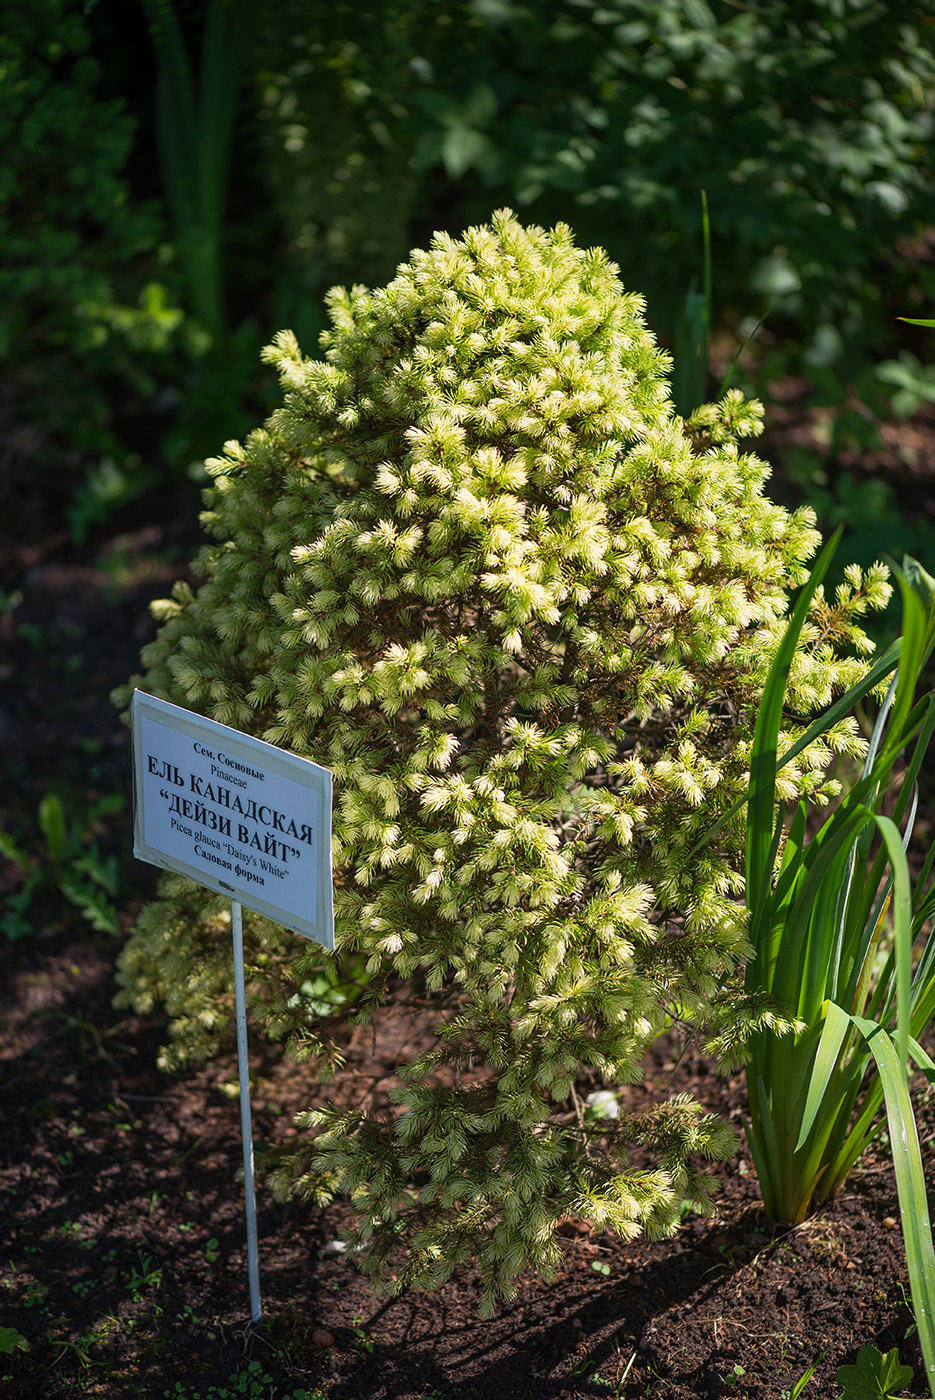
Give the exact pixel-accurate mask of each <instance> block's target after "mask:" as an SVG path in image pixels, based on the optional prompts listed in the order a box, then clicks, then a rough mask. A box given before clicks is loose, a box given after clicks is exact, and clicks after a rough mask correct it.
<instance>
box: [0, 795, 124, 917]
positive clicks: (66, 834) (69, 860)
mask: <svg viewBox="0 0 935 1400" xmlns="http://www.w3.org/2000/svg"><path fill="white" fill-rule="evenodd" d="M122 805H123V798H122V797H120V796H119V795H118V794H116V793H115V794H113V795H112V796H109V797H104V798H100V799H99V800H98V801H97V802H95V803H93V804H92V805H91V807H90V808H89V810H88V811H87V812H86V813H84V814H83V815H82V817H81V818H74V819H71V820H69V817H68V816H67V814H66V811H65V804H64V803H63V801H62V799H61V798H60V797H59V796H58V794H57V793H55V792H47V793H46V794H45V796H44V797H43V798H42V800H41V802H40V803H39V807H38V810H37V814H36V820H37V826H38V830H39V834H40V836H41V838H42V848H41V851H40V853H39V854H34V853H33V852H32V851H30V850H29V849H27V848H26V847H25V846H24V845H23V844H21V838H19V839H18V838H17V837H15V836H14V835H13V834H12V833H10V832H7V831H3V830H0V855H2V856H3V857H4V859H6V860H8V861H11V862H12V864H13V865H16V866H18V867H19V869H20V871H21V872H22V880H21V882H20V884H19V885H18V887H17V888H16V889H14V890H13V892H12V893H11V894H9V895H8V896H7V899H6V903H5V907H4V910H3V913H2V914H0V931H2V932H3V934H4V936H5V937H6V938H7V939H8V940H9V941H10V942H15V941H16V940H17V939H20V938H25V937H27V936H28V935H29V934H30V933H32V932H33V929H34V921H33V918H32V917H31V909H32V906H33V903H34V900H35V898H36V895H37V893H38V892H39V891H40V890H42V889H43V888H48V887H50V886H51V887H53V888H57V889H58V890H59V892H60V893H61V894H62V895H63V896H64V897H65V899H67V900H68V901H69V902H70V903H71V904H73V905H74V906H75V907H76V908H77V909H80V910H81V913H82V914H83V916H84V917H85V918H86V919H87V920H88V921H89V923H90V924H91V926H92V928H95V929H98V930H99V931H100V932H101V933H110V934H116V933H117V932H118V931H119V928H118V923H117V911H116V905H115V902H114V901H115V898H116V894H117V878H118V870H117V858H116V856H113V855H110V856H105V855H104V854H103V853H102V852H101V850H100V848H99V846H98V844H97V841H96V840H95V839H94V837H93V836H92V834H91V828H92V827H93V825H94V823H95V822H97V821H98V820H100V818H101V817H104V816H107V815H109V814H111V813H113V812H114V811H116V810H119V808H120V807H122Z"/></svg>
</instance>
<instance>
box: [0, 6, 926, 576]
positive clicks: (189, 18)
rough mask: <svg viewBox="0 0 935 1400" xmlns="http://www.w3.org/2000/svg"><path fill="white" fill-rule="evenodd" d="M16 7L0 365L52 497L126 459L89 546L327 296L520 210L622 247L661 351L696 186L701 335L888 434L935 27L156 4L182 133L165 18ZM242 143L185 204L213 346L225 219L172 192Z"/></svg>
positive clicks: (905, 347) (915, 14)
mask: <svg viewBox="0 0 935 1400" xmlns="http://www.w3.org/2000/svg"><path fill="white" fill-rule="evenodd" d="M160 3H162V0H160ZM9 10H10V12H9V14H8V15H7V17H6V23H5V28H4V34H3V37H2V39H0V72H2V77H3V82H2V85H0V139H2V141H3V150H4V159H3V169H2V171H0V234H2V236H3V245H2V246H3V253H2V255H0V290H2V291H3V300H2V302H0V307H2V309H0V360H3V361H5V362H6V363H10V362H11V361H12V360H13V359H14V358H15V361H16V365H17V370H16V382H15V385H14V387H13V388H10V389H8V390H0V419H2V422H3V424H4V426H5V427H6V428H7V431H6V432H5V434H4V439H5V441H6V443H7V444H14V445H15V444H16V443H17V442H19V441H20V440H21V434H20V432H19V429H20V427H21V426H22V424H23V423H24V422H28V423H29V424H31V425H33V429H34V436H35V425H37V424H41V433H40V434H39V435H40V436H41V438H42V447H41V449H40V456H41V457H42V460H43V461H44V462H45V463H46V465H47V467H48V470H49V473H50V479H51V477H52V472H53V467H52V465H50V464H54V468H55V470H56V471H57V473H58V475H57V476H56V477H55V490H56V492H58V494H59V495H60V496H61V498H62V499H63V500H67V498H68V496H69V495H70V494H73V493H74V491H75V485H74V482H75V480H77V481H78V482H79V483H80V482H81V481H82V480H83V479H86V481H87V483H91V484H92V485H93V482H94V481H97V480H98V479H99V478H100V479H103V477H102V475H101V466H100V462H101V458H102V457H105V458H106V457H111V458H113V463H112V464H111V467H110V468H108V472H109V475H108V480H112V481H113V482H115V483H116V485H115V487H114V490H113V491H112V492H111V494H110V495H109V496H108V495H107V494H106V493H104V495H101V493H100V492H98V493H97V495H98V496H100V497H101V499H100V501H98V500H97V497H96V496H95V493H94V491H91V492H90V494H89V487H88V485H87V484H86V485H85V487H84V488H81V489H83V491H84V498H83V499H79V500H78V502H77V506H76V504H75V502H73V503H72V510H71V516H70V518H71V520H72V521H74V520H81V521H83V522H85V524H84V525H83V526H82V528H87V526H88V523H89V522H90V524H92V525H93V522H94V521H95V520H96V519H97V518H99V516H100V515H101V513H103V512H106V510H107V509H108V508H111V507H114V506H117V505H119V504H120V503H121V501H123V500H125V499H126V498H127V497H128V496H131V495H132V494H133V491H134V490H136V489H139V486H140V484H141V483H140V482H137V484H136V485H134V482H133V480H131V479H130V478H131V477H132V471H129V470H128V467H127V462H128V459H129V458H130V456H131V454H132V453H133V452H134V451H137V452H141V453H142V455H143V461H142V467H143V475H144V476H145V474H146V472H147V471H148V472H149V474H150V479H152V480H155V479H158V477H159V476H160V475H161V477H162V480H163V481H165V480H166V479H170V478H171V474H172V472H175V473H178V472H179V471H180V470H185V469H186V468H188V467H189V465H190V464H191V463H192V462H193V461H197V460H198V459H200V458H201V457H203V456H206V455H210V454H211V453H212V452H214V451H216V450H217V449H218V448H219V446H220V444H221V443H222V442H223V441H224V439H225V438H226V437H229V436H231V435H233V434H235V433H242V432H244V431H246V430H248V429H249V427H250V425H251V424H252V423H255V422H257V421H260V420H261V418H262V417H263V409H264V395H265V394H266V392H267V389H266V387H265V381H264V379H263V377H262V374H261V375H259V376H258V374H257V368H256V361H257V354H258V349H259V346H261V345H262V344H263V343H265V341H267V340H268V339H269V338H270V337H271V336H272V335H273V334H274V333H275V332H276V331H278V330H280V329H282V328H285V327H289V328H291V329H293V330H295V331H296V332H297V334H298V335H299V337H300V339H301V341H302V343H303V344H306V345H313V344H314V342H315V336H316V333H317V332H318V331H319V330H320V329H321V328H322V326H323V324H324V313H323V310H322V307H323V297H324V294H325V292H326V291H327V290H328V289H329V288H330V287H331V286H333V285H334V284H335V283H343V284H345V285H352V284H354V283H362V284H364V285H367V286H377V285H380V284H381V283H383V282H385V281H387V280H388V279H389V278H390V277H391V276H392V274H393V271H394V269H395V267H396V266H397V264H398V263H399V262H400V261H401V260H402V259H403V258H404V257H405V256H406V254H407V252H408V250H409V249H410V248H411V247H413V246H427V244H428V242H429V241H430V238H431V235H432V233H433V232H434V231H435V230H439V229H441V230H446V231H448V232H450V233H452V234H455V235H457V234H458V233H460V231H461V230H462V229H463V228H464V227H466V226H467V225H469V224H472V223H476V222H480V221H483V220H485V219H487V218H489V216H490V214H491V212H492V210H493V209H495V208H497V207H499V206H502V205H508V206H510V207H512V208H514V209H516V210H517V212H518V214H519V216H520V217H521V219H523V220H524V221H526V222H530V221H535V222H537V223H541V224H543V225H546V226H548V225H551V224H552V223H554V222H555V221H557V220H566V221H568V222H569V223H570V224H571V225H572V227H573V228H574V230H575V235H576V239H577V241H578V242H579V244H582V245H584V246H594V245H597V246H601V247H604V248H606V249H607V250H608V252H609V253H610V256H611V257H612V258H613V259H614V260H615V261H616V262H617V263H618V264H619V266H620V268H621V275H622V279H623V282H624V285H625V286H626V287H627V288H628V289H631V290H637V291H641V292H643V293H644V294H645V295H646V297H647V299H648V307H649V313H648V314H649V320H650V324H651V326H652V328H653V330H654V331H655V332H656V333H657V334H658V335H659V336H660V337H661V339H662V340H663V342H664V343H665V344H667V345H669V346H670V347H671V346H672V345H673V344H674V343H675V342H676V335H677V327H678V322H679V317H680V315H681V314H682V311H683V309H684V305H685V298H686V294H687V293H688V291H689V288H690V286H691V285H692V283H693V282H694V283H695V285H696V288H697V285H698V284H699V283H700V281H701V272H702V267H703V245H702V234H701V193H702V191H705V192H706V194H707V200H708V207H709V210H710V216H711V219H710V222H711V234H712V249H711V251H712V258H713V293H714V319H713V321H712V329H713V331H714V332H715V334H718V333H720V332H722V331H723V330H724V328H725V327H726V328H728V329H729V330H731V331H732V332H733V333H736V332H737V331H738V330H739V331H741V338H742V334H743V333H744V326H745V321H747V320H749V323H750V324H751V325H752V324H753V323H754V322H755V321H756V320H757V319H758V318H759V317H760V316H761V315H763V314H764V313H766V314H767V323H766V332H767V338H768V339H769V340H770V341H771V343H772V345H773V354H772V356H762V355H761V356H759V358H757V359H756V362H755V364H754V367H753V369H752V371H748V377H747V380H746V388H747V389H748V390H750V391H751V392H753V393H756V394H761V395H762V394H764V391H765V387H766V385H767V383H768V381H769V379H770V378H771V377H773V378H788V376H789V375H790V374H796V373H799V372H801V371H802V369H803V367H804V368H805V371H806V373H807V375H808V376H809V380H810V382H813V383H814V384H815V385H816V387H817V390H818V392H819V393H820V395H821V396H822V401H823V402H824V403H825V404H826V405H830V406H831V407H832V409H833V413H834V415H835V417H836V421H840V423H841V424H842V429H841V433H837V428H836V429H835V432H836V434H837V436H836V438H835V441H837V438H838V437H841V434H842V433H843V435H844V437H847V435H848V433H850V438H853V436H854V435H853V433H852V432H851V431H850V429H849V428H848V427H847V425H848V424H849V423H855V422H856V423H857V425H858V428H860V429H861V431H863V428H864V426H865V420H866V418H867V415H868V414H869V415H870V417H873V416H877V415H879V414H886V413H888V412H889V411H890V401H891V400H893V403H894V411H899V410H896V409H895V400H894V393H895V394H896V395H897V396H898V395H899V392H900V391H899V386H898V385H896V386H895V388H894V385H893V384H892V383H891V382H890V381H888V380H886V379H885V378H882V377H880V378H877V379H874V378H873V375H872V373H871V369H870V359H869V357H870V356H871V355H876V356H878V357H886V356H889V357H891V362H892V363H893V364H902V361H901V360H900V361H897V360H896V359H895V356H896V355H897V353H900V352H901V353H902V354H903V355H905V354H906V353H907V352H908V351H910V350H911V351H912V352H913V353H914V354H915V355H916V356H917V358H918V359H920V360H922V361H924V359H925V356H926V353H927V352H926V350H925V347H924V343H923V341H922V339H921V338H918V337H920V333H919V332H908V333H907V332H905V331H904V330H900V328H899V327H898V325H897V321H896V317H897V316H898V315H899V314H901V313H908V314H913V312H914V311H915V312H916V314H918V313H919V312H925V311H927V310H928V309H929V308H930V306H931V303H932V301H933V300H935V262H933V260H932V259H931V255H930V253H927V251H926V250H927V248H928V247H929V244H930V238H929V237H928V234H927V231H929V232H930V230H931V229H932V227H933V226H935V200H933V194H932V190H933V171H932V138H933V131H935V15H933V14H932V13H931V7H930V6H929V5H927V4H923V3H915V2H914V0H811V3H800V2H799V0H772V2H771V3H762V4H757V3H752V4H744V5H738V4H736V3H733V0H535V3H533V0H527V3H520V0H381V2H380V3H371V4H366V3H362V4H354V3H352V0H282V3H280V4H278V5H275V6H265V7H257V6H255V4H254V0H164V4H163V5H162V10H161V11H159V13H161V14H162V15H163V17H164V18H165V16H169V17H170V18H171V17H173V16H174V17H175V19H177V21H178V31H177V32H178V34H179V36H180V38H181V42H182V44H183V49H184V53H185V55H186V57H185V59H184V62H183V64H182V68H186V67H187V69H188V70H190V74H191V84H192V86H191V95H192V101H191V103H190V106H189V108H187V109H186V110H185V112H184V114H183V115H184V120H182V121H180V122H176V123H174V124H173V123H171V122H170V123H168V124H167V123H166V122H165V121H163V122H162V124H161V125H160V124H159V123H157V121H156V117H155V112H154V103H155V98H156V93H157V90H162V91H166V90H167V88H168V89H171V88H172V84H171V83H169V84H168V85H167V82H166V77H167V66H168V64H167V50H166V48H165V46H164V45H163V46H160V44H159V43H158V42H156V41H155V38H156V36H155V35H154V34H153V33H152V32H150V31H149V29H148V26H149V25H151V24H152V23H153V22H154V21H153V16H154V14H155V13H156V10H155V9H154V6H153V5H152V4H151V3H145V0H131V3H129V4H128V3H125V0H124V3H121V0H90V3H88V4H84V3H82V0H39V3H37V4H35V5H30V6H23V7H20V8H19V9H14V8H13V7H9ZM170 27H173V26H170ZM233 34H239V35H242V36H245V38H244V43H243V44H242V45H241V44H240V42H239V40H238V42H237V43H235V44H232V41H231V35H233ZM225 36H226V38H225ZM225 44H227V48H225ZM234 52H236V58H237V61H236V63H234V62H233V60H231V62H228V61H227V59H226V58H225V54H227V56H228V58H229V57H230V54H232V53H234ZM174 71H176V72H178V71H181V69H180V68H179V65H178V64H176V65H175V66H174ZM212 75H213V76H212ZM219 75H220V77H219ZM222 79H223V81H222ZM183 86H184V84H183ZM178 90H181V89H178ZM222 91H223V92H224V100H223V101H222V100H221V97H220V95H219V94H221V93H222ZM212 94H213V96H212ZM181 105H182V106H184V104H181ZM164 115H165V114H163V116H164ZM167 131H170V132H171V131H174V132H175V133H176V135H175V141H176V149H175V150H174V151H173V150H167V149H166V142H167V139H169V140H170V141H171V138H167V134H166V133H167ZM179 133H187V135H184V136H181V135H180V134H179ZM228 145H229V146H230V149H231V160H230V164H229V166H228V163H227V160H226V157H225V159H223V160H216V161H215V162H214V165H213V166H210V162H209V164H208V165H206V166H205V168H204V169H203V170H201V175H202V176H203V177H204V178H202V179H200V180H199V181H198V182H197V187H198V188H199V189H201V190H203V191H204V192H205V198H206V199H207V200H208V202H209V203H210V205H211V208H212V210H216V209H218V208H220V209H221V210H223V211H224V212H223V216H222V217H221V219H220V221H219V225H218V227H219V230H220V232H219V233H218V234H217V237H216V239H214V235H212V238H213V239H214V241H210V240H209V241H210V248H208V249H207V250H205V249H201V253H204V254H205V256H206V258H207V265H208V270H209V271H210V278H211V282H212V286H217V287H219V288H223V289H224V290H223V298H224V303H223V306H222V307H221V309H220V310H219V312H218V314H217V316H216V317H215V318H214V319H215V321H216V322H217V324H216V326H214V328H213V329H212V328H211V327H208V328H207V332H206V327H205V325H204V319H205V318H204V314H203V308H200V307H199V305H197V304H196V303H197V301H198V297H197V295H196V291H197V286H198V285H200V283H198V282H196V283H195V284H194V285H193V280H192V268H193V266H194V263H195V261H196V260H197V259H196V254H197V255H198V256H201V253H199V248H200V247H201V245H200V243H199V239H200V238H201V237H202V235H203V234H204V229H203V228H200V227H195V223H196V222H197V221H196V220H190V222H191V224H192V226H191V227H182V226H180V225H179V217H178V209H177V207H176V205H177V204H178V201H177V200H176V201H175V203H174V204H173V201H172V199H170V198H169V194H170V193H171V190H170V189H169V185H171V181H169V182H168V184H167V185H165V186H164V185H163V184H162V183H161V175H160V172H166V171H169V170H171V169H172V168H178V165H179V160H180V159H182V158H183V157H184V158H187V159H188V163H189V164H191V162H192V159H194V163H195V165H197V164H198V161H199V160H200V155H198V154H197V153H198V152H200V151H201V150H202V148H203V149H204V150H205V151H210V150H214V151H215V152H217V151H222V150H223V151H226V149H227V147H228ZM182 148H183V149H182ZM193 151H194V152H195V153H196V154H195V156H194V157H193V156H192V152H193ZM183 163H184V161H183ZM209 167H210V168H209ZM209 186H210V190H209V188H208V187H209ZM168 206H172V207H171V210H170V209H169V207H168ZM170 212H171V215H172V217H171V218H170V217H169V213H170ZM183 222H184V220H183ZM160 239H161V240H162V242H161V243H160V242H159V240H160ZM199 266H201V264H199ZM201 276H202V274H200V273H199V277H201ZM204 277H207V273H204ZM202 280H204V279H203V278H202ZM163 287H164V288H165V290H164V291H163V290H161V289H162V288H163ZM175 307H177V308H178V310H170V309H169V308H175ZM183 314H184V319H183ZM208 332H209V333H208ZM921 334H924V333H921ZM913 335H915V336H916V337H917V338H916V339H913V338H912V337H913ZM721 343H722V345H727V344H728V343H729V339H728V340H724V338H723V337H722V341H721ZM917 377H918V376H917ZM871 381H872V383H871ZM7 382H8V384H9V378H8V381H7ZM868 383H871V390H872V392H871V391H868V390H866V385H867V384H868ZM861 385H864V388H861ZM855 386H856V392H857V397H858V399H859V401H860V405H861V408H862V409H863V410H866V411H865V412H862V413H858V414H857V415H856V417H855V414H854V412H852V411H851V409H850V408H845V405H846V404H847V400H848V396H849V395H851V394H852V393H853V391H854V389H855ZM712 387H713V386H710V385H709V387H708V393H710V392H711V388H712ZM868 394H869V396H868ZM128 397H129V398H132V399H135V400H136V401H137V405H143V406H144V407H145V406H146V405H147V404H148V405H149V406H150V408H149V410H148V411H149V412H150V417H151V418H152V427H151V430H150V431H149V432H148V433H147V434H146V436H145V441H141V438H140V434H139V433H138V432H137V433H136V434H135V435H134V433H132V432H130V431H128V429H127V425H126V419H127V416H128V415H127V401H128ZM767 397H768V395H767ZM903 397H905V396H904V395H903ZM14 401H15V403H16V404H17V405H19V407H17V408H15V409H14V407H13V403H14ZM928 401H929V400H928V399H927V398H926V399H924V403H928ZM154 405H159V408H158V411H157V412H155V413H153V412H152V407H153V406H154ZM134 411H135V410H134ZM137 416H138V415H137ZM871 428H872V425H871ZM872 435H873V434H872V432H871V436H872ZM850 438H849V439H848V442H847V444H846V445H847V446H848V447H850V446H852V445H853V444H852V443H851V441H850ZM27 439H28V434H27ZM28 441H29V442H32V441H33V439H28ZM842 442H843V438H842ZM27 445H28V443H27ZM859 445H860V444H858V446H859ZM869 445H870V446H871V447H873V446H875V445H876V443H875V441H874V442H871V443H870V444H869ZM53 448H54V449H55V450H54V451H53ZM36 450H37V449H36V447H35V444H34V443H33V445H32V446H30V447H29V451H28V453H26V452H24V454H22V455H23V460H24V462H25V461H28V463H29V466H28V468H24V469H26V470H31V469H32V465H33V464H34V462H35V452H36ZM835 455H836V449H835V446H834V443H832V446H831V448H830V450H829V456H830V458H831V460H832V463H833V461H834V458H835ZM15 456H16V453H15V451H13V450H12V449H11V448H10V447H9V446H8V447H7V449H6V461H5V462H4V463H3V464H2V465H4V466H5V467H6V470H5V471H4V472H3V477H4V479H5V480H6V481H10V480H12V479H14V477H15V474H16V473H15V471H12V470H11V465H12V466H14V467H15V461H14V458H15ZM113 464H116V465H115V466H114V465H113ZM63 468H67V470H65V471H63ZM821 470H822V466H821V465H819V466H818V467H816V472H820V471H821ZM833 475H834V473H833V471H832V477H833ZM144 484H145V483H144ZM811 484H818V485H823V484H824V483H820V482H816V481H815V480H814V478H810V480H809V482H807V483H806V489H807V487H808V486H809V485H811ZM833 485H834V483H833V481H832V486H833ZM81 489H79V497H80V496H81ZM846 494H847V493H846V492H845V495H846ZM105 497H106V499H105ZM917 552H920V553H921V554H923V555H925V554H926V551H925V549H924V548H922V549H917Z"/></svg>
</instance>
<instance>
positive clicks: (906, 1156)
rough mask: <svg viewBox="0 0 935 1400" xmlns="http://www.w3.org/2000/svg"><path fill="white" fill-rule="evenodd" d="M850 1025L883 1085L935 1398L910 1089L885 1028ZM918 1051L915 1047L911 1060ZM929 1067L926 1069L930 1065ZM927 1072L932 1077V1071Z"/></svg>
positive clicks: (929, 1259)
mask: <svg viewBox="0 0 935 1400" xmlns="http://www.w3.org/2000/svg"><path fill="white" fill-rule="evenodd" d="M853 1019H854V1024H855V1025H856V1026H857V1028H858V1030H859V1031H860V1032H861V1034H862V1035H863V1036H865V1037H866V1040H867V1044H868V1045H869V1047H870V1051H871V1053H872V1055H873V1057H874V1059H875V1060H876V1063H877V1069H878V1070H879V1071H880V1079H881V1080H882V1082H883V1093H884V1098H885V1101H886V1117H887V1122H888V1124H889V1132H890V1144H891V1147H892V1151H893V1165H894V1167H895V1169H896V1189H897V1191H898V1193H899V1214H900V1218H901V1220H902V1228H903V1239H904V1240H905V1243H906V1262H907V1264H908V1266H909V1283H910V1285H911V1288H912V1307H913V1312H914V1313H915V1319H916V1327H917V1328H918V1332H919V1343H920V1345H921V1347H922V1356H923V1359H924V1361H925V1370H926V1374H927V1375H928V1381H929V1385H930V1386H931V1387H932V1388H933V1393H935V1250H933V1248H932V1226H931V1222H930V1220H929V1211H928V1200H927V1198H926V1191H925V1173H924V1172H923V1170H922V1153H921V1151H920V1149H919V1135H918V1133H917V1131H916V1121H915V1114H914V1113H913V1111H912V1100H911V1099H910V1097H909V1085H908V1081H907V1077H906V1074H905V1071H904V1070H903V1068H902V1066H901V1065H900V1060H899V1056H898V1054H897V1053H896V1047H895V1046H894V1044H893V1041H892V1039H891V1037H890V1036H889V1035H888V1034H887V1032H886V1031H885V1030H884V1028H883V1027H882V1026H880V1025H877V1024H876V1023H875V1022H873V1021H865V1020H864V1019H863V1018H862V1017H857V1016H855V1017H854V1018H853ZM918 1048H919V1047H914V1052H913V1057H914V1058H915V1050H916V1049H918ZM925 1059H928V1056H925ZM929 1063H930V1064H931V1061H929ZM932 1069H933V1071H935V1065H933V1066H932Z"/></svg>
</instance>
